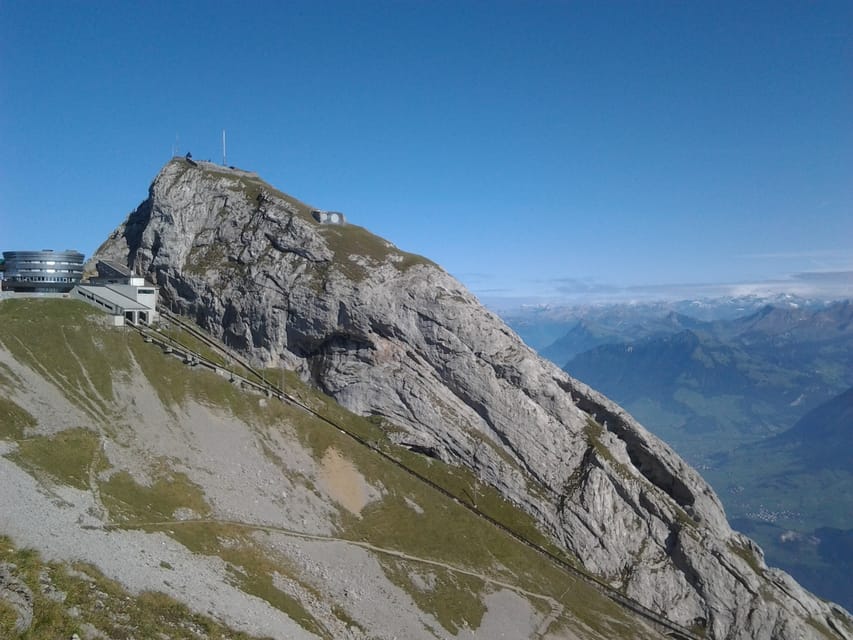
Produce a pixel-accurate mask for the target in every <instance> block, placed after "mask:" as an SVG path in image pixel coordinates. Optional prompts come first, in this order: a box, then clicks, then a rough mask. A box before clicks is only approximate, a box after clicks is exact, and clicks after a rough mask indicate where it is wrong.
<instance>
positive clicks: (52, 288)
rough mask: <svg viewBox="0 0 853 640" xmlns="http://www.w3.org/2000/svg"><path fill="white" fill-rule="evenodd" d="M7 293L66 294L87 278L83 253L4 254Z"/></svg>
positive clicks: (7, 252)
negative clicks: (84, 273) (82, 279)
mask: <svg viewBox="0 0 853 640" xmlns="http://www.w3.org/2000/svg"><path fill="white" fill-rule="evenodd" d="M3 259H4V262H5V268H6V272H5V274H4V280H3V288H4V289H6V290H7V291H34V292H46V293H57V292H58V293H64V292H67V291H71V289H73V288H74V286H75V285H76V284H77V283H79V282H80V280H81V278H82V277H83V254H82V253H80V252H79V251H73V250H67V251H51V250H49V249H45V250H43V251H4V252H3Z"/></svg>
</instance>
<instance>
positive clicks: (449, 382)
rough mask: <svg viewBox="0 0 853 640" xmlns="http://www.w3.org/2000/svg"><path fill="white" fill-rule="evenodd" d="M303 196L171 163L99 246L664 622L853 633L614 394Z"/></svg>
mask: <svg viewBox="0 0 853 640" xmlns="http://www.w3.org/2000/svg"><path fill="white" fill-rule="evenodd" d="M311 209H312V208H311V207H308V206H306V205H304V204H302V203H300V202H298V201H296V200H294V199H292V198H290V197H289V196H286V195H285V194H283V193H280V192H278V191H276V190H274V189H272V188H271V187H270V186H268V185H266V184H265V183H263V182H262V181H261V180H260V179H259V178H258V177H257V176H255V175H254V174H249V173H246V172H241V171H235V170H228V169H224V168H222V167H218V166H215V165H211V164H207V163H199V164H198V165H190V164H188V163H186V162H185V161H182V160H174V161H172V162H170V163H169V164H168V165H166V166H165V167H164V168H163V170H162V171H161V172H160V174H159V175H158V176H157V178H156V179H155V181H154V183H153V184H152V185H151V188H150V192H149V197H148V199H147V200H145V202H143V203H142V204H141V205H140V206H139V208H138V209H137V210H136V211H134V212H133V213H131V214H130V216H129V217H128V219H127V220H126V221H125V223H123V224H122V225H121V226H120V227H119V228H118V229H116V231H115V232H113V234H112V235H111V236H110V237H109V238H108V239H107V241H106V242H105V243H104V244H103V245H102V246H101V247H100V249H99V250H98V252H97V253H96V255H95V257H94V258H93V259H100V258H106V259H111V260H115V261H119V262H123V263H125V264H127V265H128V266H130V267H131V268H132V269H134V270H135V271H136V272H137V273H140V274H145V275H146V276H147V277H149V278H150V279H152V280H153V281H155V282H156V283H157V284H158V285H160V287H161V293H162V295H163V298H164V299H165V300H166V301H167V302H168V304H170V305H171V306H172V308H173V309H174V310H175V311H179V312H181V313H183V314H185V315H189V316H192V317H194V318H195V319H196V321H197V322H198V323H199V324H200V325H202V326H204V327H205V328H206V329H208V330H209V331H210V332H211V333H213V334H214V335H216V336H217V337H219V338H221V339H222V340H223V341H224V342H226V343H227V344H229V345H230V346H232V347H234V348H236V349H239V350H241V351H243V352H244V353H246V354H247V355H249V356H250V357H251V358H252V359H253V360H254V361H255V362H257V364H258V365H260V366H266V367H278V366H283V367H287V368H290V369H295V370H296V371H298V372H299V373H300V374H301V375H302V376H303V377H304V378H305V379H310V380H311V381H313V382H314V383H315V384H316V385H317V386H318V387H319V388H321V389H322V390H323V391H325V392H326V393H328V394H330V395H332V396H333V397H335V398H336V399H337V400H338V401H339V402H340V403H341V404H343V405H344V406H346V407H347V408H349V409H351V410H353V411H355V412H358V413H361V414H364V415H379V416H383V417H385V418H387V419H388V420H389V421H390V422H392V423H394V424H395V425H397V426H399V427H402V428H403V431H402V432H395V435H394V436H393V437H394V438H395V439H396V440H397V441H399V442H400V443H402V444H406V445H409V446H411V447H417V448H418V450H420V451H426V452H429V453H431V454H432V455H435V456H437V457H439V458H441V459H443V460H445V461H447V462H450V463H454V464H461V465H466V466H468V467H470V468H471V469H473V470H474V471H475V472H476V473H477V474H478V475H479V477H480V478H482V479H483V480H484V481H485V482H488V483H490V484H491V485H493V486H495V487H496V488H498V489H499V490H500V491H501V492H502V493H503V494H504V495H505V496H506V497H507V498H508V499H509V500H511V501H512V502H514V503H515V504H517V505H520V506H521V507H522V508H524V509H525V510H526V511H528V512H529V513H530V514H532V515H533V516H534V517H535V518H536V519H537V520H538V521H539V523H540V524H541V526H542V528H543V530H545V531H547V532H548V533H550V534H551V535H552V536H553V538H554V539H555V540H557V541H558V542H559V543H560V544H561V545H563V546H564V547H565V548H566V549H567V550H569V551H570V552H572V553H573V554H575V555H577V556H578V558H580V560H581V561H582V562H583V564H584V565H585V566H586V567H587V568H588V569H589V570H590V571H592V572H594V573H596V574H597V575H599V576H600V577H601V578H602V579H604V580H605V581H607V582H609V583H610V584H612V585H614V586H615V587H618V588H621V589H623V590H624V591H625V593H627V594H628V595H629V596H631V597H632V598H634V599H636V600H638V601H640V602H642V603H643V604H645V605H646V606H648V607H650V608H652V609H654V610H657V611H661V612H665V614H666V615H667V616H668V617H669V618H670V619H672V620H674V621H676V622H679V623H681V624H683V625H685V626H688V627H689V626H695V627H697V628H701V627H705V628H706V629H707V632H708V636H709V637H713V638H720V639H722V638H744V639H746V638H768V639H769V638H778V639H791V640H793V639H794V638H820V637H824V636H823V635H822V634H821V631H820V630H821V629H825V630H826V631H827V633H830V634H832V633H835V634H837V635H838V636H839V637H843V638H853V631H851V630H853V621H851V618H850V616H849V614H846V612H844V611H843V610H841V609H839V608H837V607H835V606H834V605H831V604H827V603H824V602H822V601H820V600H819V599H817V598H815V597H814V596H812V595H811V594H809V593H807V592H806V591H804V590H803V589H802V588H801V587H799V585H797V584H796V583H795V582H794V581H793V580H792V579H791V578H790V577H789V576H787V575H786V574H784V573H782V572H778V571H775V570H771V569H768V568H767V567H766V565H765V564H764V560H763V555H762V553H761V551H760V549H758V548H757V547H756V546H755V545H754V543H752V542H751V541H750V540H748V539H747V538H745V537H744V536H742V535H740V534H738V533H735V532H733V531H732V530H731V529H730V527H729V525H728V523H727V521H726V518H725V514H724V513H723V509H722V506H721V504H720V502H719V499H718V498H717V496H716V495H715V494H714V493H713V491H712V490H711V488H710V487H709V486H708V485H707V484H706V483H705V482H704V481H703V480H702V479H701V478H700V476H699V475H698V474H697V473H696V472H695V471H694V470H693V469H692V468H690V467H689V466H688V465H687V464H686V463H685V462H684V461H683V460H681V459H680V458H679V457H678V456H677V455H676V454H675V453H674V452H673V451H672V450H671V449H670V448H669V447H667V446H666V445H665V444H664V443H663V442H661V441H660V440H658V439H657V438H655V437H654V436H653V435H652V434H650V433H649V432H648V431H646V430H645V429H644V428H643V427H642V426H640V425H639V424H637V422H636V421H635V420H634V419H633V418H631V416H629V415H628V414H627V413H625V412H624V411H623V410H622V409H621V408H620V407H618V406H617V405H615V404H614V403H612V402H611V401H609V400H608V399H607V398H605V397H603V396H602V395H601V394H599V393H597V392H595V391H593V390H592V389H590V388H588V387H587V386H586V385H583V384H582V383H580V382H578V381H577V380H574V379H572V378H571V377H570V376H568V375H566V374H565V373H564V372H562V371H560V370H559V369H558V368H556V367H555V366H553V365H551V364H550V363H548V362H547V361H545V360H543V359H542V358H540V357H538V356H537V355H536V354H535V353H534V352H533V351H532V350H531V349H529V348H528V347H527V346H525V345H524V344H523V342H522V341H521V340H520V339H519V338H518V337H517V336H516V335H515V334H514V333H513V332H512V331H511V330H510V329H509V328H508V327H507V326H506V325H505V324H504V323H503V322H502V321H501V320H500V319H499V318H498V317H497V316H495V315H494V314H493V313H491V312H490V311H488V310H487V309H485V308H484V307H482V306H481V305H480V304H479V303H478V301H477V300H476V299H475V298H474V296H472V295H471V294H470V293H469V292H468V291H466V290H465V288H464V287H463V286H462V285H461V284H460V283H459V282H457V281H456V280H455V279H454V278H452V277H451V276H450V275H448V274H447V273H446V272H444V271H443V270H442V269H441V268H439V267H438V266H436V265H434V264H432V263H431V262H429V261H428V260H425V259H423V258H420V257H418V256H413V255H410V254H406V253H404V252H402V251H400V250H398V249H397V248H396V247H394V246H393V245H391V244H390V243H387V242H385V241H384V240H382V239H380V238H377V237H375V236H373V235H371V234H370V233H368V232H367V231H365V230H364V229H362V228H360V227H356V226H352V225H345V226H329V225H321V224H318V223H317V222H316V221H315V220H314V219H313V218H312V217H311V215H310V212H311ZM829 637H832V636H831V635H830V636H829Z"/></svg>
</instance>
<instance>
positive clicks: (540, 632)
mask: <svg viewBox="0 0 853 640" xmlns="http://www.w3.org/2000/svg"><path fill="white" fill-rule="evenodd" d="M182 524H221V525H227V526H233V527H241V528H244V529H251V530H253V531H266V532H269V533H279V534H282V535H286V536H289V537H291V538H301V539H303V540H312V541H316V542H328V543H337V544H346V545H351V546H354V547H361V548H362V549H367V550H369V551H373V552H375V553H381V554H383V555H386V556H391V557H394V558H399V559H401V560H407V561H410V562H417V563H420V564H424V565H428V566H432V567H439V568H441V569H445V570H447V571H452V572H454V573H458V574H461V575H465V576H470V577H472V578H477V579H479V580H482V581H483V582H486V583H488V584H492V585H495V586H497V587H501V588H503V589H508V590H510V591H514V592H515V593H517V594H519V595H522V596H526V597H528V598H535V599H537V600H542V601H544V602H547V603H548V606H550V607H551V612H550V613H549V614H548V615H547V616H545V617H544V618H543V619H542V621H541V622H540V623H539V625H538V626H537V627H536V631H535V632H534V633H535V636H534V637H536V638H539V639H540V640H541V639H542V638H544V637H545V634H546V633H547V631H548V629H549V628H550V627H551V625H552V624H553V623H554V622H556V620H557V619H558V618H560V616H562V615H563V611H564V610H565V609H564V607H563V605H562V604H560V603H559V602H557V601H556V600H555V599H554V598H552V597H550V596H546V595H545V594H542V593H535V592H533V591H528V590H527V589H524V588H522V587H519V586H518V585H514V584H510V583H509V582H504V581H503V580H498V579H497V578H493V577H491V576H487V575H485V574H482V573H479V572H477V571H471V570H470V569H463V568H461V567H457V566H454V565H452V564H448V563H446V562H442V561H440V560H431V559H429V558H423V557H420V556H414V555H412V554H409V553H405V552H403V551H398V550H396V549H388V548H386V547H378V546H376V545H375V544H371V543H370V542H364V541H361V540H351V539H349V538H337V537H335V536H324V535H319V534H314V533H304V532H302V531H295V530H293V529H287V528H285V527H275V526H272V525H263V524H250V523H246V522H239V521H236V520H222V519H218V518H198V519H190V520H159V521H151V522H128V523H121V524H117V523H112V524H105V525H104V529H143V528H145V527H171V526H176V525H177V526H180V525H182Z"/></svg>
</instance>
